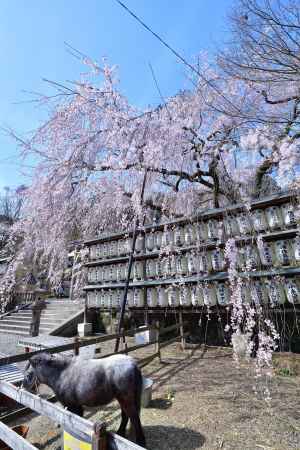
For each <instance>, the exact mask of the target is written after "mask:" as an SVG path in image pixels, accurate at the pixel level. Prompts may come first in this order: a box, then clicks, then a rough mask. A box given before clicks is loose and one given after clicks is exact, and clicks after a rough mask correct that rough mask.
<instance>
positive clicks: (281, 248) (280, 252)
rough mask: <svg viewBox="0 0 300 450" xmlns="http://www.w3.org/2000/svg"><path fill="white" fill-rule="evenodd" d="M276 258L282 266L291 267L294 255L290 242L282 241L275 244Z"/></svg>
mask: <svg viewBox="0 0 300 450" xmlns="http://www.w3.org/2000/svg"><path fill="white" fill-rule="evenodd" d="M274 245H275V251H276V258H277V261H278V262H279V264H280V265H282V266H289V265H292V264H293V262H294V255H293V250H292V246H291V242H290V241H289V240H280V241H276V242H275V244H274Z"/></svg>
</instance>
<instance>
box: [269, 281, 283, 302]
mask: <svg viewBox="0 0 300 450" xmlns="http://www.w3.org/2000/svg"><path fill="white" fill-rule="evenodd" d="M266 288H267V293H268V297H269V300H270V303H271V306H277V305H282V304H283V303H285V293H284V287H283V285H282V283H280V282H278V281H277V280H274V278H273V279H271V280H267V281H266Z"/></svg>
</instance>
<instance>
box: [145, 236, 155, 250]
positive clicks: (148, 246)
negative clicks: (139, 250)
mask: <svg viewBox="0 0 300 450" xmlns="http://www.w3.org/2000/svg"><path fill="white" fill-rule="evenodd" d="M154 246H155V242H154V234H153V233H148V234H146V250H147V252H148V253H151V252H153V249H154Z"/></svg>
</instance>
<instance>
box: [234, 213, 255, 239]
mask: <svg viewBox="0 0 300 450" xmlns="http://www.w3.org/2000/svg"><path fill="white" fill-rule="evenodd" d="M237 223H238V226H239V231H240V234H241V235H245V234H249V233H251V231H252V227H251V222H250V219H249V216H247V215H246V214H244V213H241V214H239V215H238V216H237Z"/></svg>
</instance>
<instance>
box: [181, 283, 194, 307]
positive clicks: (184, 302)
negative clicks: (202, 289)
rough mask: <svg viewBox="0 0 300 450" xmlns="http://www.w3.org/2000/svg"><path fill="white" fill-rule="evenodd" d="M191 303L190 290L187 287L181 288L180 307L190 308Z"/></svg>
mask: <svg viewBox="0 0 300 450" xmlns="http://www.w3.org/2000/svg"><path fill="white" fill-rule="evenodd" d="M191 302H192V299H191V289H190V287H189V286H181V288H180V291H179V303H180V306H190V305H191Z"/></svg>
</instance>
